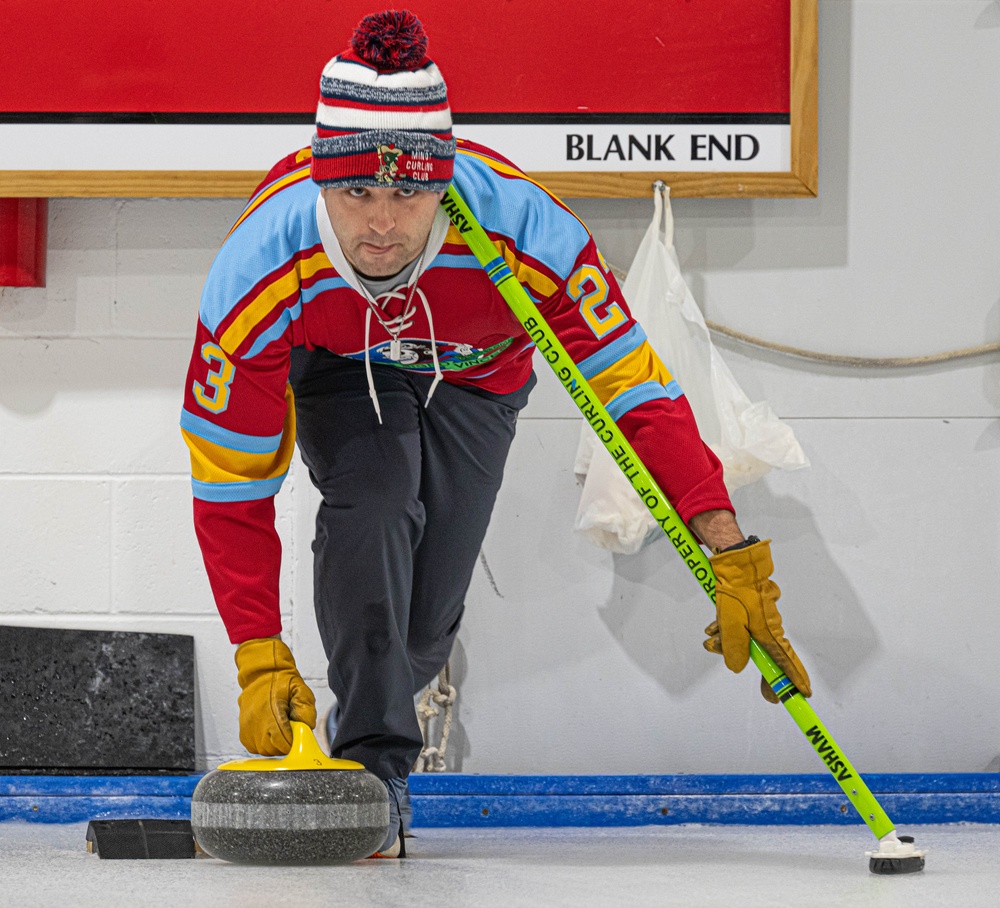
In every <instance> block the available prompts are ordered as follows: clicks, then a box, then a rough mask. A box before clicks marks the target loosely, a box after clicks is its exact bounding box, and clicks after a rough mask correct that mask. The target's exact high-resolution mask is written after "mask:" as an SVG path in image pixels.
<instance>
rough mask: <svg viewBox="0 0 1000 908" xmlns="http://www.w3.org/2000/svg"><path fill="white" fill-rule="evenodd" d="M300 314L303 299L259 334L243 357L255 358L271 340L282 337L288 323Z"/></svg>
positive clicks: (297, 301)
mask: <svg viewBox="0 0 1000 908" xmlns="http://www.w3.org/2000/svg"><path fill="white" fill-rule="evenodd" d="M300 315H302V302H301V300H296V302H295V305H294V306H292V307H291V308H290V309H285V311H284V312H282V313H281V315H279V316H278V318H277V319H276V320H275V322H274V324H273V325H271V327H270V328H268V329H267V331H262V332H261V333H260V334H258V335H257V340H255V341H254V342H253V346H252V347H251V348H250V349H249V350H248V351H247V353H246V356H244V357H243V359H245V360H247V359H253V358H254V357H255V356H256V355H257V354H258V353H260V351H261V350H263V349H264V348H265V347H266V346H267V345H268V344H269V343H271V341H273V340H277V339H278V338H279V337H281V335H282V334H284V333H285V329H286V328H287V327H288V325H289V324H290V323H291V322H294V321H295V320H296V319H298V317H299V316H300Z"/></svg>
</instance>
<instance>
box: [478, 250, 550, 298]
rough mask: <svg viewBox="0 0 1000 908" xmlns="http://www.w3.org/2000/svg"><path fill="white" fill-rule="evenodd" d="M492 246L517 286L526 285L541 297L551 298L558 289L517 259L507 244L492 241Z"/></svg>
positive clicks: (542, 275) (547, 278)
mask: <svg viewBox="0 0 1000 908" xmlns="http://www.w3.org/2000/svg"><path fill="white" fill-rule="evenodd" d="M493 245H494V246H496V247H497V252H499V253H500V255H502V256H503V260H504V261H505V262H506V263H507V267H508V268H510V270H511V271H512V272H514V277H516V278H517V281H518V283H519V284H527V285H528V286H529V287H530V288H531V289H532V290H534V291H535V292H536V293H538V294H540V295H541V296H543V297H549V296H552V294H553V293H555V292H556V291H557V290H558V289H559V285H558V284H557V283H556V282H555V281H553V280H552V279H551V278H549V277H547V276H546V275H544V274H542V272H541V271H538V270H536V269H534V268H532V267H531V266H530V265H525V264H524V262H522V261H521V260H520V259H518V257H517V256H516V255H515V254H514V252H513V251H512V250H511V249H508V248H507V244H506V243H505V242H504V241H503V240H494V241H493Z"/></svg>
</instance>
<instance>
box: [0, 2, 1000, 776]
mask: <svg viewBox="0 0 1000 908" xmlns="http://www.w3.org/2000/svg"><path fill="white" fill-rule="evenodd" d="M998 60H1000V4H998V3H996V2H987V0H949V2H940V0H854V2H850V0H820V195H819V198H817V199H815V200H801V199H799V200H791V199H789V200H705V199H687V200H675V201H674V213H675V218H676V240H675V242H676V246H677V250H678V254H679V256H680V260H681V265H682V268H683V271H684V274H685V277H686V278H687V280H688V283H689V285H690V286H691V288H692V290H693V292H694V294H695V297H696V299H698V301H699V302H700V303H701V305H702V307H703V309H704V311H705V313H706V316H707V317H708V318H710V319H713V320H716V321H719V322H722V323H725V324H728V325H732V326H733V327H736V328H738V329H740V330H742V331H745V332H747V333H749V334H752V335H757V336H761V337H765V338H768V339H771V340H774V341H777V342H780V343H785V344H790V345H794V346H797V347H802V348H807V349H812V350H818V351H823V352H828V353H844V354H851V355H862V356H883V355H884V356H912V355H920V354H927V353H934V352H938V351H944V350H949V349H954V348H960V347H967V346H971V345H975V344H981V343H985V342H987V341H989V340H993V339H995V338H996V337H997V335H998V329H1000V289H998V288H1000V256H998V255H997V248H998V239H1000V206H998V205H997V199H998V197H1000V166H998V165H1000V160H998V154H997V148H1000V103H998V98H1000V63H998ZM570 203H571V205H572V206H573V207H574V209H575V210H576V211H577V213H579V214H580V215H581V216H582V217H583V218H584V219H585V220H586V221H587V223H588V224H589V225H590V227H591V229H592V230H593V231H594V233H595V235H596V236H597V239H598V242H599V244H600V246H601V248H602V249H603V251H604V253H605V255H606V256H607V257H608V258H609V259H610V260H611V261H612V262H613V263H615V264H617V265H619V266H621V267H624V268H627V267H628V265H629V264H630V262H631V258H632V255H633V254H634V252H635V249H636V247H637V246H638V243H639V240H640V239H641V237H642V234H643V233H644V231H645V229H646V226H647V224H648V222H649V219H650V217H651V215H652V203H651V200H620V199H618V200H593V199H590V200H570ZM240 208H241V203H240V202H238V201H235V200H164V199H159V200H153V199H145V200H121V199H98V200H82V199H74V200H68V199H67V200H53V201H52V202H51V205H50V219H51V220H50V242H49V265H48V286H47V287H46V288H44V289H12V288H7V289H3V290H0V590H2V591H3V592H2V598H0V621H3V622H4V623H8V624H19V625H32V626H48V627H77V628H96V629H120V630H136V631H140V630H142V631H158V632H171V633H190V634H193V635H194V636H195V638H196V644H195V647H196V648H195V656H196V665H197V675H198V679H197V680H198V687H197V690H198V702H197V708H198V741H197V752H198V761H199V765H200V766H201V767H203V768H207V767H211V766H212V765H214V764H215V763H217V762H218V761H219V760H221V759H223V758H227V757H229V756H231V755H233V754H236V753H239V752H241V748H240V746H239V743H238V737H237V730H236V696H237V687H236V679H235V668H234V666H233V662H232V649H233V648H232V647H231V646H230V644H229V643H228V641H227V639H226V636H225V633H224V631H223V629H222V625H221V622H220V621H219V619H218V617H217V616H216V613H215V608H214V605H213V603H212V599H211V595H210V592H209V588H208V584H207V581H206V579H205V576H204V572H203V569H202V566H201V561H200V555H199V553H198V550H197V546H196V543H195V539H194V533H193V530H192V529H191V525H190V491H189V479H188V463H187V456H186V451H185V449H184V447H183V444H182V442H181V440H180V436H179V433H178V430H177V419H178V414H179V407H180V400H181V384H182V382H183V379H184V374H185V369H186V363H187V358H188V355H189V352H190V349H191V343H192V339H193V329H194V322H195V318H196V311H197V301H198V297H199V293H200V288H201V284H202V281H203V279H204V276H205V273H206V271H207V269H208V266H209V264H210V262H211V260H212V257H213V256H214V254H215V251H216V249H217V247H218V245H219V243H220V242H221V240H222V238H223V236H224V234H225V232H226V231H227V229H228V227H229V225H230V224H231V222H232V221H233V219H234V218H235V217H236V215H237V213H238V211H239V210H240ZM717 343H718V345H719V347H720V349H721V350H722V351H723V353H724V355H725V357H726V360H727V362H728V363H729V365H730V367H731V368H732V370H733V371H734V373H735V374H736V376H737V378H738V380H739V381H740V383H741V384H742V385H743V387H744V389H745V390H746V391H747V393H748V394H749V395H750V397H751V398H752V399H754V400H761V399H765V400H768V401H769V402H770V403H771V405H772V406H773V407H774V409H775V411H776V412H777V413H778V414H779V415H780V416H781V417H782V418H783V419H786V420H787V421H788V422H789V423H790V424H791V425H792V426H793V428H794V430H795V432H796V435H797V437H798V438H799V440H800V442H801V443H802V445H803V447H804V448H805V449H806V452H807V454H808V456H809V457H810V459H811V461H812V468H811V469H809V470H806V471H801V472H797V473H788V474H773V473H772V474H771V475H769V476H768V477H767V478H765V479H764V480H763V481H761V482H759V483H757V484H756V485H754V486H751V487H749V488H746V489H743V490H740V491H738V492H737V493H736V495H735V501H736V504H737V508H738V510H739V513H740V517H741V522H742V525H743V527H744V529H745V530H746V531H747V532H755V533H758V534H759V535H766V536H770V537H772V539H773V540H774V542H773V547H774V553H775V561H776V565H777V579H778V581H779V583H780V584H781V585H782V588H783V590H784V596H783V598H782V609H783V612H784V615H785V619H786V620H785V625H786V629H787V630H788V633H789V636H790V637H791V638H792V640H793V641H794V643H795V644H796V647H797V649H798V651H799V653H800V654H801V656H802V658H803V660H804V661H805V663H806V665H807V666H808V667H809V669H810V671H811V674H812V678H813V686H814V690H815V697H814V700H813V703H814V706H815V708H816V710H817V712H818V713H819V715H820V717H821V718H822V719H823V720H824V722H825V723H826V724H827V726H828V727H829V729H830V731H831V732H832V733H833V734H834V736H835V737H836V738H837V740H838V741H839V743H840V744H841V746H842V747H843V749H844V751H845V752H846V753H847V754H848V756H849V757H850V758H851V759H852V760H853V762H854V763H855V764H856V766H857V767H858V768H859V769H860V770H861V771H863V772H864V771H867V772H937V771H940V772H975V771H982V770H986V769H988V768H989V769H993V770H996V769H998V768H1000V714H998V712H997V710H996V709H995V703H996V700H997V698H998V695H1000V680H998V673H997V671H996V656H995V653H996V640H997V639H1000V611H998V609H997V608H996V589H995V584H994V582H993V577H992V569H993V568H994V567H995V565H996V563H997V560H998V556H1000V528H998V515H1000V499H998V494H997V476H998V475H1000V426H998V423H997V418H996V417H997V407H998V404H1000V366H998V365H997V360H996V357H991V358H986V357H981V358H978V359H968V360H959V361H956V362H953V363H951V364H947V365H938V366H932V367H924V368H912V369H905V370H898V371H884V370H882V371H880V370H874V369H872V370H856V369H848V368H842V367H834V366H820V365H816V364H813V363H810V362H808V361H805V360H796V359H789V358H787V357H783V356H780V355H777V354H770V353H761V352H759V351H757V350H754V349H751V348H747V347H741V346H738V345H735V344H733V343H730V342H724V341H717ZM543 368H544V367H543V366H540V370H539V375H540V379H541V381H540V385H539V388H538V390H537V391H536V393H535V395H534V397H533V400H532V402H531V403H530V404H529V407H528V409H527V410H526V412H525V413H524V415H523V417H522V420H521V423H520V428H519V434H518V438H517V439H516V441H515V445H514V449H513V452H512V455H511V459H510V463H509V467H508V478H507V482H506V484H505V487H504V489H503V490H502V492H501V495H500V499H499V502H498V505H497V509H496V512H495V516H494V520H493V523H492V525H491V528H490V531H489V534H488V537H487V540H486V543H485V546H484V561H485V564H486V565H488V567H489V572H490V573H489V575H487V572H486V569H485V567H482V566H481V569H480V570H477V573H476V576H475V578H474V580H473V584H472V588H471V590H470V594H469V597H468V606H469V607H468V611H467V618H466V621H465V624H464V626H463V629H462V631H461V633H460V636H459V643H458V646H457V647H456V651H455V654H454V658H453V672H454V679H455V680H457V683H458V687H459V703H458V707H457V714H456V722H457V724H456V727H455V729H454V731H453V735H452V739H451V743H450V746H449V752H450V753H449V761H448V762H449V768H451V769H455V770H460V771H464V772H479V773H494V772H496V773H673V772H686V773H697V772H753V773H770V772H820V771H822V766H821V764H819V763H818V761H817V760H816V758H815V756H814V755H813V754H812V751H811V748H809V747H808V746H807V745H806V743H805V742H804V741H803V739H802V736H801V734H800V733H799V732H798V731H797V729H796V728H795V727H794V725H793V724H792V722H791V721H790V719H789V718H788V716H787V715H786V714H785V712H784V710H782V709H780V708H778V707H771V706H769V705H767V704H765V703H764V701H763V700H762V699H761V698H760V696H759V694H758V693H757V690H756V687H757V685H756V682H755V680H753V679H752V678H751V677H750V676H749V671H748V673H747V674H746V675H745V676H742V677H734V676H732V675H731V674H729V673H728V672H727V671H726V670H725V669H724V668H723V666H722V664H721V661H720V660H718V659H716V658H713V657H711V656H709V655H708V654H706V653H705V652H704V651H703V650H702V648H701V639H702V628H703V627H704V626H705V625H706V624H707V623H708V621H709V620H710V618H711V614H710V611H709V608H708V603H707V602H706V600H704V597H703V596H702V594H701V593H700V591H699V589H698V587H697V586H696V585H694V584H693V581H691V579H690V577H689V576H688V575H687V574H686V572H685V570H684V568H683V566H682V565H681V564H680V562H679V561H678V560H677V559H676V556H674V555H673V554H672V551H670V550H669V549H668V547H667V546H666V544H665V543H663V542H662V541H660V542H656V543H654V544H652V545H651V546H649V547H648V548H647V549H646V550H644V551H643V552H642V553H640V554H639V555H635V556H613V555H611V554H609V553H607V552H605V551H603V550H600V549H595V548H593V547H592V546H590V545H589V544H588V543H586V542H585V541H583V540H582V539H580V538H578V537H576V536H575V535H574V534H573V533H572V530H571V526H572V521H573V516H574V514H575V510H576V504H577V500H578V489H577V487H576V485H575V481H574V477H573V473H572V463H573V454H574V452H575V447H576V440H577V436H578V418H577V417H576V416H575V414H574V409H573V407H572V405H571V404H569V403H568V401H566V400H564V399H563V396H562V392H561V390H560V389H559V388H558V386H557V385H556V384H555V382H554V380H553V379H552V378H551V377H550V376H549V374H548V373H546V372H544V371H542V369H543ZM314 506H315V498H314V495H313V492H312V490H311V488H310V487H309V483H308V478H307V476H306V475H305V472H304V470H303V469H302V468H301V466H299V465H296V467H295V468H294V469H293V471H292V474H291V475H290V477H289V480H288V481H287V483H286V485H285V488H284V489H283V490H282V492H281V495H280V500H279V526H280V532H281V534H282V538H283V540H284V543H285V546H286V560H285V565H284V570H283V575H282V576H283V594H282V601H283V611H284V614H285V622H286V635H287V637H288V638H289V639H290V641H291V643H292V646H293V649H294V650H295V652H296V654H297V658H298V661H299V664H300V667H301V668H302V670H303V673H304V674H305V675H306V677H307V679H308V680H309V681H310V682H311V683H312V684H313V685H314V687H315V688H316V689H317V692H318V695H319V698H320V700H321V703H326V702H328V698H329V694H328V692H327V691H326V689H325V680H324V676H325V668H324V665H323V657H322V653H321V650H320V647H319V644H318V641H317V639H316V634H315V627H314V622H313V618H312V608H311V565H310V551H309V542H310V539H311V524H312V510H313V508H314Z"/></svg>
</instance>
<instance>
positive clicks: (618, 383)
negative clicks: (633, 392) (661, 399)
mask: <svg viewBox="0 0 1000 908" xmlns="http://www.w3.org/2000/svg"><path fill="white" fill-rule="evenodd" d="M673 380H674V379H673V376H672V375H671V374H670V370H669V369H667V367H666V366H665V365H664V364H663V361H662V360H661V359H660V358H659V357H658V356H657V355H656V351H655V350H654V349H653V348H652V347H651V346H650V345H649V342H648V341H643V342H642V343H641V344H640V345H639V346H638V347H636V348H635V349H634V350H632V351H631V352H629V353H627V354H625V356H623V357H622V358H621V359H619V360H617V361H616V362H614V363H612V364H611V365H610V366H608V367H607V368H606V369H604V370H603V371H601V372H598V373H597V374H596V375H594V376H592V377H591V378H590V379H589V381H590V386H591V387H592V388H593V389H594V393H595V394H597V396H598V397H599V398H600V400H601V403H602V404H605V405H607V403H608V402H609V401H611V400H613V399H614V398H616V397H617V396H618V395H619V394H621V393H622V391H626V390H628V389H629V388H632V387H635V386H637V385H641V384H643V383H645V382H655V383H656V384H658V385H664V386H666V385H669V384H670V382H672V381H673Z"/></svg>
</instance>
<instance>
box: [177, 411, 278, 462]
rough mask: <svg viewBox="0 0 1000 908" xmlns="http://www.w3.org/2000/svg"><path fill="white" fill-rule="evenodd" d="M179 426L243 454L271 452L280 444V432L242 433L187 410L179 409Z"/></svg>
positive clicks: (206, 439)
mask: <svg viewBox="0 0 1000 908" xmlns="http://www.w3.org/2000/svg"><path fill="white" fill-rule="evenodd" d="M181 428H182V429H186V430H187V431H188V432H190V433H191V434H192V435H197V436H198V437H199V438H204V439H205V441H210V442H212V444H216V445H221V446H222V447H223V448H228V449H229V450H230V451H242V452H243V453H244V454H273V453H274V452H275V451H277V450H278V445H280V444H281V433H280V432H279V433H278V434H277V435H244V434H243V433H242V432H233V431H232V430H231V429H223V428H221V427H220V426H217V425H215V424H214V423H211V422H209V421H208V420H207V419H204V418H202V417H201V416H195V415H194V413H191V412H190V411H188V410H181Z"/></svg>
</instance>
